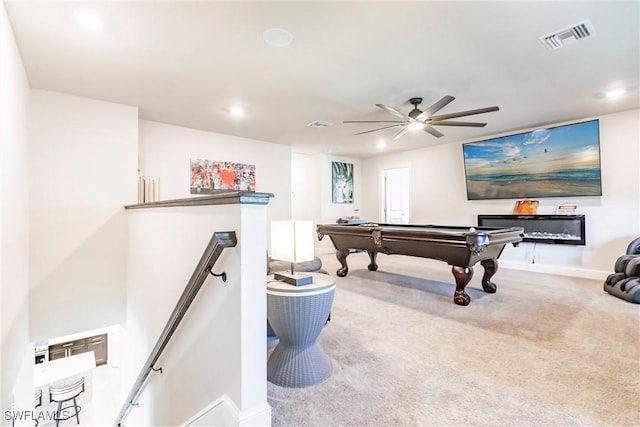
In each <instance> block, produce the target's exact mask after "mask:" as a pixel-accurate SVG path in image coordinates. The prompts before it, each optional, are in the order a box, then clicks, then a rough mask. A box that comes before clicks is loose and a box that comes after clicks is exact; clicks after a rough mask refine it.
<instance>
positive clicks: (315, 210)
mask: <svg viewBox="0 0 640 427" xmlns="http://www.w3.org/2000/svg"><path fill="white" fill-rule="evenodd" d="M334 161H335V162H344V163H352V164H353V182H354V188H353V193H354V194H353V199H354V201H353V203H333V202H332V169H331V162H334ZM291 182H292V184H291V187H292V197H293V199H292V209H291V218H292V219H308V220H313V221H314V223H315V224H334V223H335V222H336V220H337V219H338V218H342V217H347V216H361V210H360V206H361V204H362V201H363V198H364V195H363V188H364V186H363V184H362V183H363V181H362V179H361V172H360V159H354V158H351V157H342V156H332V155H318V156H310V155H304V154H295V155H294V156H293V158H292V163H291ZM315 245H316V252H331V251H332V250H333V246H332V244H331V240H330V239H329V238H325V239H323V240H322V241H317V239H316V244H315Z"/></svg>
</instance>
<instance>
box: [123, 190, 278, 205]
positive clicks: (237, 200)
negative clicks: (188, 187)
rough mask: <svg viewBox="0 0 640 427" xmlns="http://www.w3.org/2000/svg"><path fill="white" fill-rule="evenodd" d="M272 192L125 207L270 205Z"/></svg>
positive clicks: (235, 194) (229, 194) (252, 192)
mask: <svg viewBox="0 0 640 427" xmlns="http://www.w3.org/2000/svg"><path fill="white" fill-rule="evenodd" d="M272 197H273V194H272V193H256V192H255V191H225V192H220V193H213V194H207V195H206V196H194V197H185V198H184V199H170V200H160V201H157V202H149V203H137V204H135V205H126V206H125V207H124V208H125V209H146V208H169V207H175V206H206V205H268V204H269V199H271V198H272Z"/></svg>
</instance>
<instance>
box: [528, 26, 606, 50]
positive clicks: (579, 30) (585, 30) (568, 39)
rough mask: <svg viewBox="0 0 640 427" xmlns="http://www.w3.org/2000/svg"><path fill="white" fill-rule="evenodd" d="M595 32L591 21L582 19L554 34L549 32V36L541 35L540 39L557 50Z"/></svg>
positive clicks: (550, 47) (550, 48)
mask: <svg viewBox="0 0 640 427" xmlns="http://www.w3.org/2000/svg"><path fill="white" fill-rule="evenodd" d="M594 33H595V31H594V29H593V25H591V22H589V21H582V22H580V23H579V24H576V25H574V26H573V27H569V28H565V29H563V30H559V31H556V32H554V33H553V34H549V35H548V36H544V37H540V41H542V43H544V45H545V46H547V48H549V50H556V49H560V48H561V47H563V46H566V45H568V44H571V43H573V42H575V41H578V40H581V39H584V38H587V37H591V36H592V35H593V34H594Z"/></svg>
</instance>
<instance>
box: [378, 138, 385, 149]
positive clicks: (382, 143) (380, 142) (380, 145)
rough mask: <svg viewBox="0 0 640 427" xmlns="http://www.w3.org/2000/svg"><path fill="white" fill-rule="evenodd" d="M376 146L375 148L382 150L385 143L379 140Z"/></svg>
mask: <svg viewBox="0 0 640 427" xmlns="http://www.w3.org/2000/svg"><path fill="white" fill-rule="evenodd" d="M376 145H377V147H378V148H379V149H381V150H382V149H383V148H386V146H387V143H386V142H385V141H384V140H382V139H381V140H380V141H378V144H376Z"/></svg>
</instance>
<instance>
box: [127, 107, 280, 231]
mask: <svg viewBox="0 0 640 427" xmlns="http://www.w3.org/2000/svg"><path fill="white" fill-rule="evenodd" d="M139 153H140V154H139V155H140V160H139V163H140V173H141V174H142V175H144V176H146V177H150V178H160V200H168V199H179V198H184V197H190V196H191V194H190V192H189V191H190V190H189V185H190V161H191V159H208V160H220V161H230V162H234V163H245V164H252V165H255V166H256V191H258V192H263V193H272V194H273V195H274V198H273V199H272V201H271V203H270V204H269V210H268V219H269V220H272V219H274V220H275V219H289V218H290V217H291V147H289V146H286V145H280V144H272V143H269V142H264V141H256V140H252V139H247V138H240V137H236V136H231V135H224V134H219V133H213V132H206V131H201V130H196V129H190V128H185V127H180V126H173V125H167V124H163V123H158V122H151V121H146V120H140V149H139Z"/></svg>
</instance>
